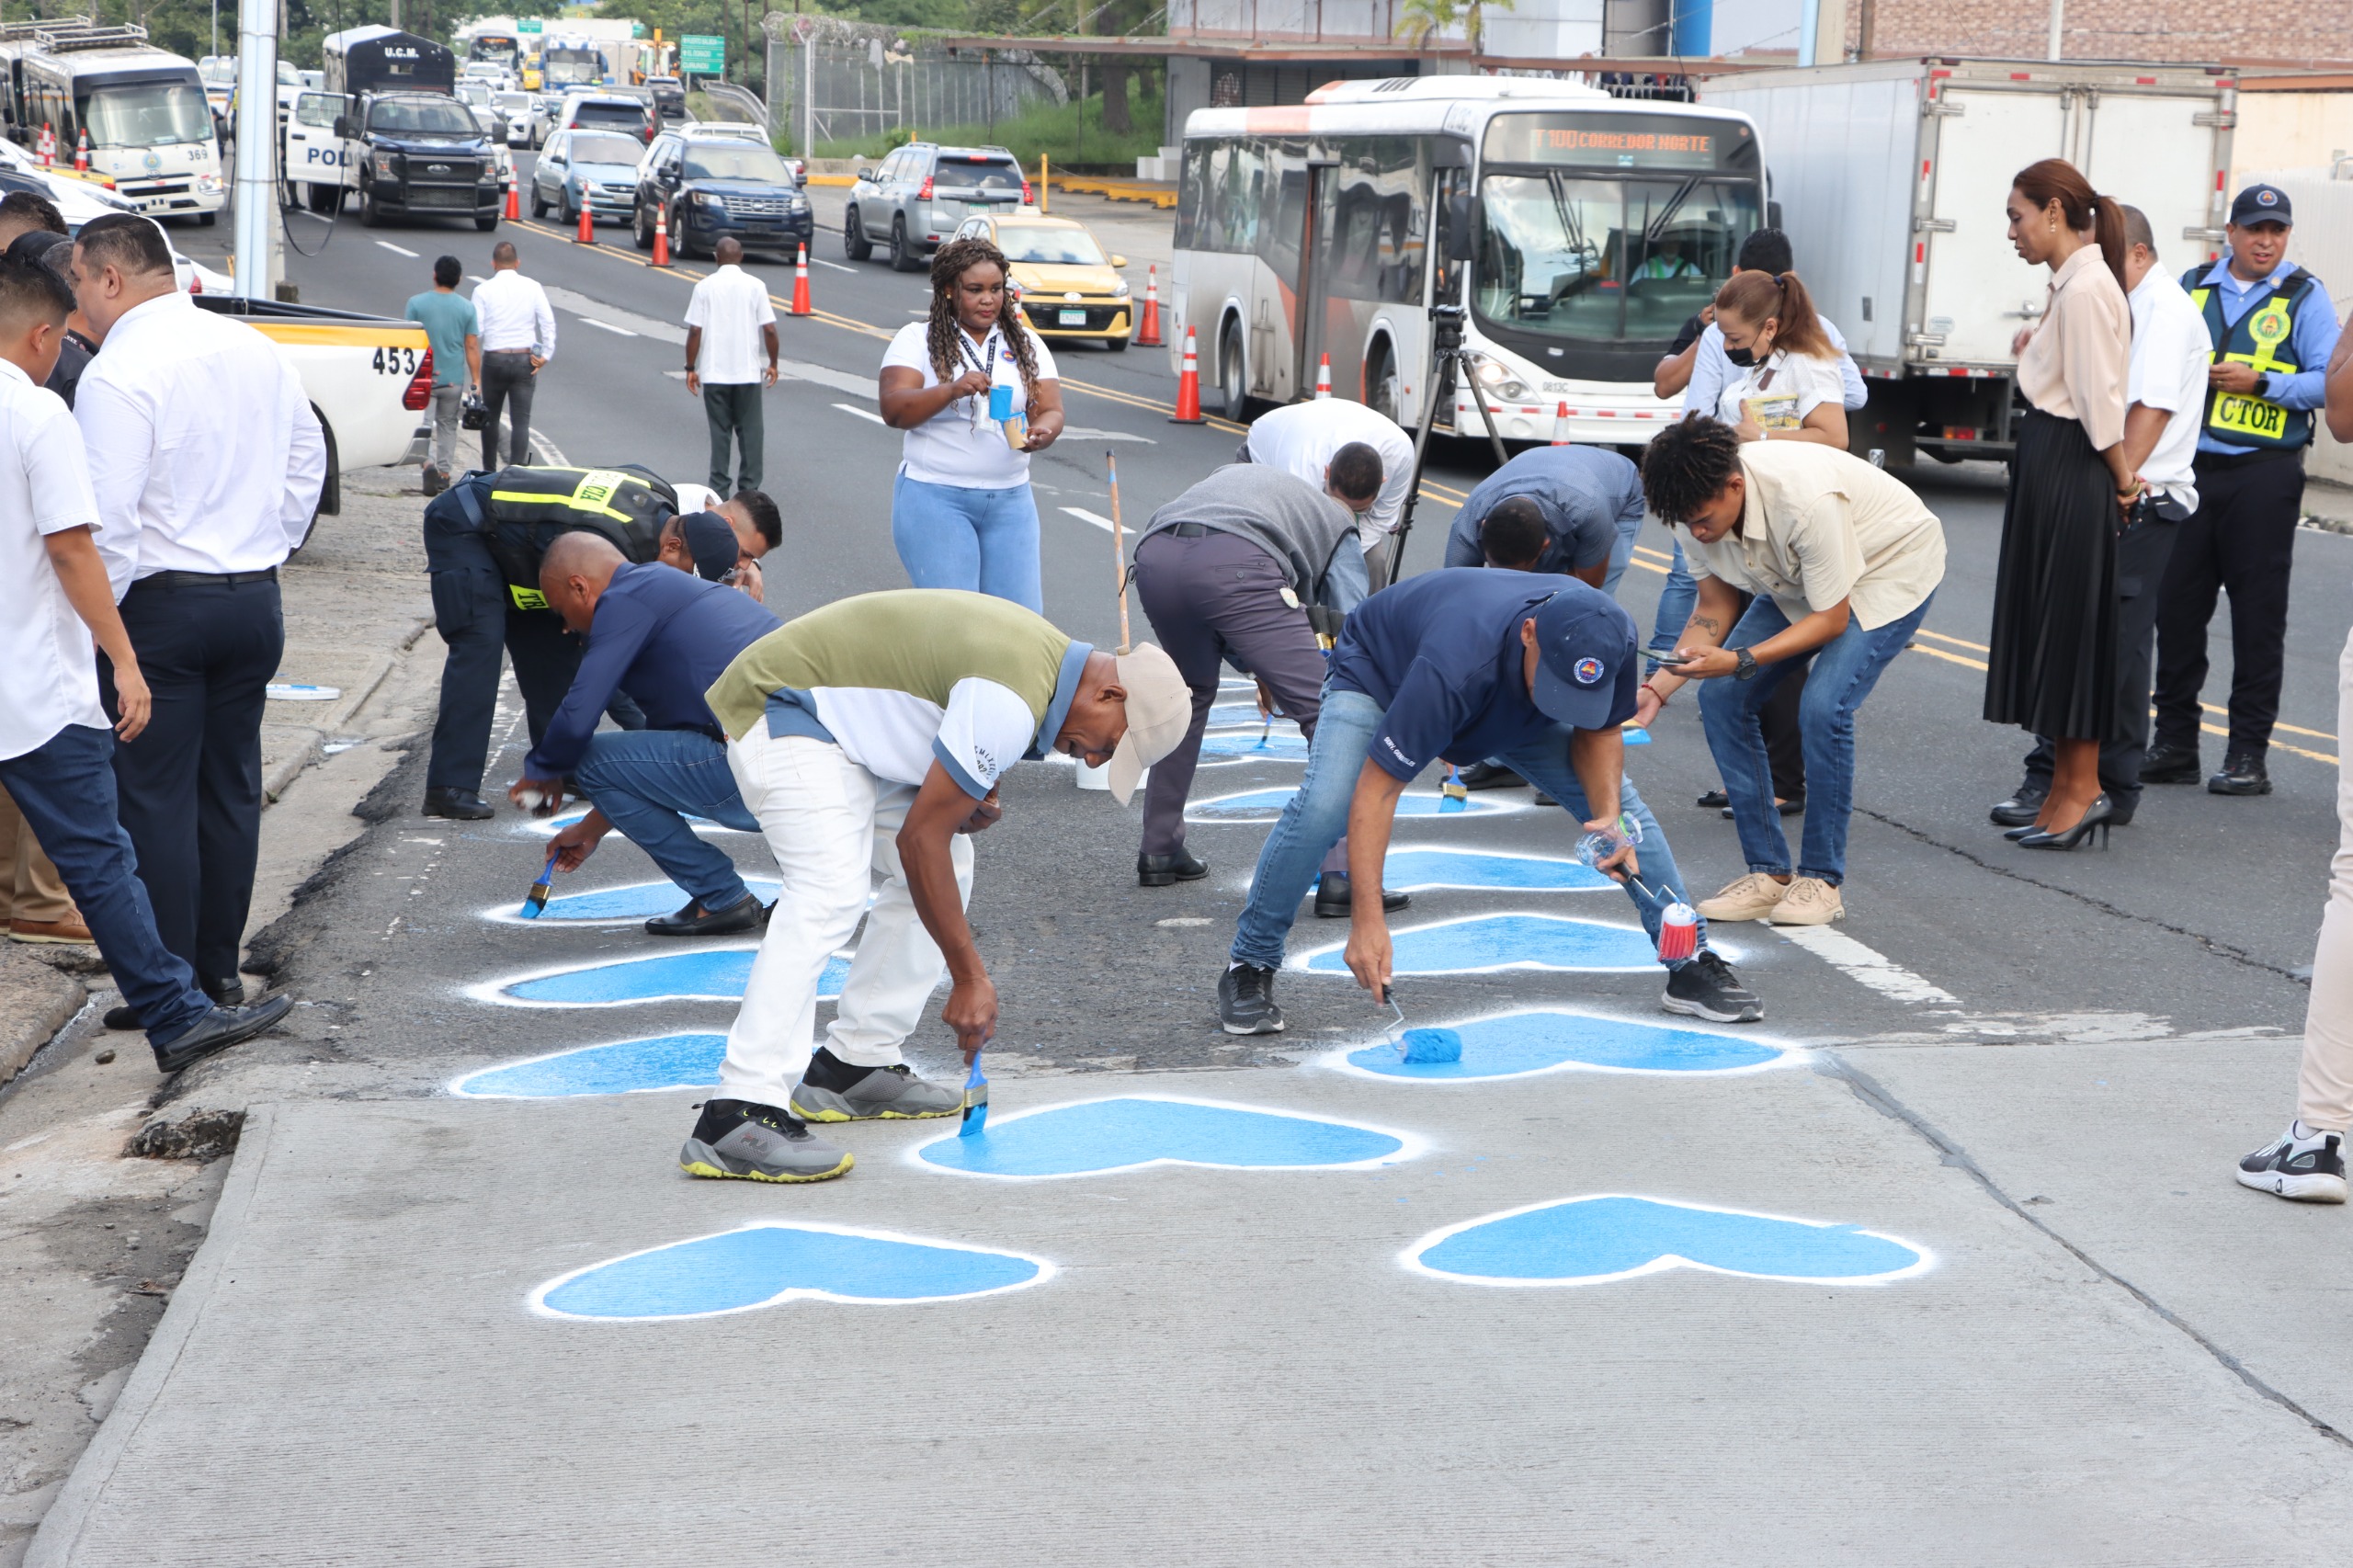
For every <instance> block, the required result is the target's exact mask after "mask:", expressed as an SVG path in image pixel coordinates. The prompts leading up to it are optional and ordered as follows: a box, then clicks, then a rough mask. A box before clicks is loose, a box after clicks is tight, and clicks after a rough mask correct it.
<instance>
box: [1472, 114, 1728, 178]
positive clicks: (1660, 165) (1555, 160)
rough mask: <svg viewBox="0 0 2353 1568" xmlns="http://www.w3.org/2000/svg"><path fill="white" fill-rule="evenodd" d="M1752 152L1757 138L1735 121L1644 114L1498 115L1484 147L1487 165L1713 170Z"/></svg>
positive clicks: (1488, 131) (1489, 130) (1490, 124)
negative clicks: (1564, 165) (1565, 165)
mask: <svg viewBox="0 0 2353 1568" xmlns="http://www.w3.org/2000/svg"><path fill="white" fill-rule="evenodd" d="M1485 157H1486V161H1487V162H1489V163H1491V164H1569V165H1577V166H1580V167H1586V168H1593V167H1599V168H1610V169H1656V170H1662V171H1664V170H1688V171H1697V170H1702V169H1718V168H1723V167H1726V166H1728V165H1740V164H1743V163H1750V162H1753V161H1754V160H1755V158H1756V138H1755V137H1754V136H1753V135H1752V134H1751V133H1750V131H1749V129H1748V127H1747V126H1745V125H1743V124H1741V123H1740V122H1739V121H1738V120H1725V119H1681V118H1671V117H1668V116H1664V115H1649V114H1645V115H1631V114H1499V115H1497V116H1495V119H1492V120H1490V121H1489V122H1488V124H1487V144H1486V148H1485Z"/></svg>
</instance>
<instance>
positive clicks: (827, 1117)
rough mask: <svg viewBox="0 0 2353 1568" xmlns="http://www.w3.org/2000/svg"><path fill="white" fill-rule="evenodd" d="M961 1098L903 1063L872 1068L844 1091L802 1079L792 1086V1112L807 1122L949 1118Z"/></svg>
mask: <svg viewBox="0 0 2353 1568" xmlns="http://www.w3.org/2000/svg"><path fill="white" fill-rule="evenodd" d="M963 1105H964V1095H963V1091H962V1090H961V1089H951V1088H949V1086H948V1085H945V1084H935V1083H933V1082H932V1081H931V1080H930V1079H928V1078H921V1077H917V1076H916V1075H915V1069H914V1068H912V1067H908V1066H906V1065H904V1063H903V1064H901V1065H899V1066H896V1067H876V1068H873V1069H871V1070H870V1071H869V1072H868V1073H867V1074H866V1076H865V1077H863V1078H860V1079H859V1080H858V1082H857V1083H855V1084H852V1085H849V1086H848V1087H847V1088H845V1089H821V1088H819V1087H817V1085H814V1084H812V1083H811V1082H810V1081H809V1080H808V1079H807V1078H806V1077H803V1078H802V1079H801V1082H799V1083H798V1084H795V1085H793V1086H792V1110H793V1114H794V1115H796V1116H802V1117H806V1118H808V1119H810V1120H811V1121H915V1120H920V1119H924V1118H926V1117H934V1116H952V1115H954V1114H955V1113H956V1112H957V1111H959V1110H961V1109H962V1108H963Z"/></svg>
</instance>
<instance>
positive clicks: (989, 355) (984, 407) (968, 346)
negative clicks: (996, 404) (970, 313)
mask: <svg viewBox="0 0 2353 1568" xmlns="http://www.w3.org/2000/svg"><path fill="white" fill-rule="evenodd" d="M1003 330H1004V329H1003V327H1002V326H993V327H991V328H989V335H988V338H987V340H986V341H985V342H983V344H982V345H981V347H980V359H979V361H978V362H977V363H975V364H973V365H972V369H975V370H978V371H979V372H980V373H981V374H983V376H987V377H988V378H989V380H990V381H992V382H994V381H995V380H996V377H995V372H993V371H992V370H991V369H989V367H990V366H992V365H994V364H995V363H996V340H997V334H998V333H999V332H1001V331H1003ZM956 353H957V360H956V362H957V363H958V364H959V365H962V364H965V363H966V362H968V361H970V360H972V334H970V333H968V332H966V331H965V330H964V329H963V328H962V327H961V326H960V327H958V328H957V329H956ZM957 401H958V402H959V403H969V404H970V405H971V406H970V408H968V409H967V410H966V414H965V417H966V418H967V419H969V420H970V421H971V423H972V433H973V434H974V435H976V436H977V435H979V434H980V433H981V429H982V427H983V426H984V425H985V424H986V423H987V422H988V400H987V399H986V398H984V397H980V396H977V395H975V396H970V397H962V398H959V399H957Z"/></svg>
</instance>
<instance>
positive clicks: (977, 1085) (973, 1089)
mask: <svg viewBox="0 0 2353 1568" xmlns="http://www.w3.org/2000/svg"><path fill="white" fill-rule="evenodd" d="M988 1124H989V1081H988V1080H987V1079H986V1078H984V1077H983V1076H982V1075H981V1053H980V1052H979V1051H974V1052H972V1072H971V1073H970V1074H966V1076H965V1079H964V1125H963V1126H961V1127H960V1128H958V1129H957V1130H956V1136H957V1137H959V1138H978V1137H979V1136H980V1135H981V1130H982V1129H983V1128H985V1127H986V1126H988Z"/></svg>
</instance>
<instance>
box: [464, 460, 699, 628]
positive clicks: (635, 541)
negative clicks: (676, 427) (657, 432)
mask: <svg viewBox="0 0 2353 1568" xmlns="http://www.w3.org/2000/svg"><path fill="white" fill-rule="evenodd" d="M457 494H458V501H459V505H460V506H463V507H464V508H465V513H466V517H467V519H468V520H469V521H471V522H472V523H473V524H474V526H475V527H477V528H481V529H482V532H483V542H484V543H485V544H487V545H488V546H489V547H490V554H491V559H493V560H494V561H495V562H498V570H499V575H500V576H501V577H503V578H504V579H505V580H506V595H507V597H508V598H509V599H511V600H512V601H513V602H514V605H515V608H517V609H545V608H548V601H547V598H546V597H545V596H544V595H542V594H541V593H540V559H541V558H542V557H544V556H545V555H546V554H547V549H548V544H549V542H550V541H551V540H553V539H554V538H555V537H556V536H557V535H558V534H562V533H569V532H571V531H572V530H573V529H575V528H586V529H588V530H589V531H591V532H593V533H600V534H602V535H604V536H605V537H606V538H607V539H608V540H612V541H613V544H614V546H615V547H616V548H617V549H619V550H620V552H621V554H622V555H623V556H625V557H627V558H628V559H629V560H631V561H632V562H637V563H638V564H640V565H643V564H645V563H646V562H651V561H653V560H654V559H655V558H656V557H657V556H659V555H660V554H661V551H662V525H663V524H664V523H666V522H668V521H669V520H670V518H671V517H673V516H675V515H676V512H677V510H678V494H677V492H676V491H675V490H673V489H671V488H670V486H669V484H668V483H665V482H664V481H663V480H661V479H658V478H656V477H654V475H653V474H650V473H647V472H644V471H643V470H642V469H638V470H632V469H617V468H519V467H518V468H505V469H501V470H499V471H498V472H496V473H492V474H485V475H483V477H482V478H480V479H476V480H472V481H469V482H468V483H464V484H461V485H460V486H458V490H457Z"/></svg>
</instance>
